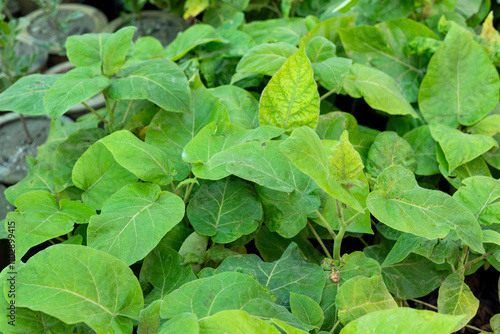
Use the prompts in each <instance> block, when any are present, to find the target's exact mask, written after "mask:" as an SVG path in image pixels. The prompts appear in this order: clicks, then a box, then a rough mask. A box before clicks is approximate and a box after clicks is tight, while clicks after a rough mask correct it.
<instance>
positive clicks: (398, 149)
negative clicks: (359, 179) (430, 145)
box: [366, 131, 416, 177]
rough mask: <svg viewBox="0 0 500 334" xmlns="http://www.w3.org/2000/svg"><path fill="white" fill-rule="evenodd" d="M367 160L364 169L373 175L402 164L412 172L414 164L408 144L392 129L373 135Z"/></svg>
mask: <svg viewBox="0 0 500 334" xmlns="http://www.w3.org/2000/svg"><path fill="white" fill-rule="evenodd" d="M367 160H368V161H367V164H366V170H367V172H368V173H370V174H371V175H372V176H374V177H376V176H378V175H380V173H382V172H383V171H384V169H386V168H387V167H390V166H394V165H395V166H403V167H405V168H407V169H409V170H411V171H412V172H413V171H415V165H416V161H415V154H414V152H413V149H412V148H411V146H410V144H408V142H407V141H406V140H404V139H403V138H401V137H399V136H398V135H397V134H396V133H395V132H392V131H384V132H382V133H380V134H378V135H377V137H375V141H374V142H373V144H372V146H371V147H370V150H369V151H368V159H367Z"/></svg>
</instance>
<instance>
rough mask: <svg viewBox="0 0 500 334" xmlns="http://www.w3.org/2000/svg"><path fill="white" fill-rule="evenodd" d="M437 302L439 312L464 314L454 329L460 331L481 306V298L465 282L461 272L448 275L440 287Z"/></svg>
mask: <svg viewBox="0 0 500 334" xmlns="http://www.w3.org/2000/svg"><path fill="white" fill-rule="evenodd" d="M437 304H438V310H439V313H442V314H450V315H458V316H464V317H463V318H462V320H461V321H460V322H459V323H458V324H456V326H455V328H454V329H453V331H458V330H460V329H462V328H463V327H464V326H465V325H467V323H468V322H469V320H471V319H472V318H474V316H475V315H476V312H477V310H478V308H479V300H478V299H477V298H476V297H475V296H474V294H473V293H472V291H470V288H469V287H468V286H467V284H465V283H464V277H463V276H462V275H461V274H459V273H453V274H451V275H450V276H448V277H446V280H445V281H444V282H443V284H442V285H441V287H440V288H439V297H438V301H437Z"/></svg>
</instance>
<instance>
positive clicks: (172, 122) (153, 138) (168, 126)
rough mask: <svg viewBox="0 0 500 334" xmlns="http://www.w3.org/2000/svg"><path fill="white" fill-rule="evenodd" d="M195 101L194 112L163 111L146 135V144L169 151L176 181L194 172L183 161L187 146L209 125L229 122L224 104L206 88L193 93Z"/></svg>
mask: <svg viewBox="0 0 500 334" xmlns="http://www.w3.org/2000/svg"><path fill="white" fill-rule="evenodd" d="M191 99H192V102H191V112H190V113H182V114H179V113H173V112H159V113H157V114H156V116H155V117H154V118H153V119H152V120H151V123H150V125H149V129H148V132H147V134H146V143H148V144H151V145H153V146H154V147H156V148H158V149H160V150H162V151H163V152H165V153H166V154H167V156H168V157H169V159H170V160H171V161H172V163H173V164H174V167H175V168H176V170H177V175H175V180H183V179H184V178H186V177H187V176H188V174H189V171H190V166H189V164H187V163H185V162H184V161H182V154H183V150H184V148H185V147H186V145H187V144H188V143H189V142H190V141H191V140H192V139H193V138H194V137H195V136H196V135H197V134H198V132H200V130H202V129H203V127H205V126H206V125H207V124H210V123H211V122H215V124H217V126H222V125H223V124H224V122H226V121H228V120H229V119H228V113H227V110H226V108H225V107H224V105H223V104H222V103H221V102H220V101H219V100H218V99H217V98H216V97H214V96H213V95H212V94H211V93H210V91H209V90H207V89H206V88H205V87H203V86H200V87H199V88H197V89H194V90H192V91H191ZM204 144H206V143H204ZM196 161H197V160H196ZM190 162H194V161H190Z"/></svg>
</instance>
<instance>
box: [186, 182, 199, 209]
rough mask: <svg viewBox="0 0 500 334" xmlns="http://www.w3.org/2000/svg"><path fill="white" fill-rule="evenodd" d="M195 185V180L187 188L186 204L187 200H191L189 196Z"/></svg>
mask: <svg viewBox="0 0 500 334" xmlns="http://www.w3.org/2000/svg"><path fill="white" fill-rule="evenodd" d="M197 178H198V177H196V176H195V177H194V179H195V180H196V179H197ZM194 185H195V182H193V183H191V184H190V185H189V187H188V188H187V189H186V193H185V194H184V204H187V202H188V201H189V196H190V195H191V191H192V190H193V187H194Z"/></svg>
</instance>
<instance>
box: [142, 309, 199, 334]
mask: <svg viewBox="0 0 500 334" xmlns="http://www.w3.org/2000/svg"><path fill="white" fill-rule="evenodd" d="M155 333H156V334H178V333H183V334H199V333H200V326H199V325H198V317H196V315H195V314H193V313H181V314H179V315H176V316H175V317H173V318H172V319H170V320H169V321H167V322H166V323H164V324H163V325H162V326H161V327H160V328H159V329H158V332H155ZM139 334H140V333H139Z"/></svg>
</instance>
